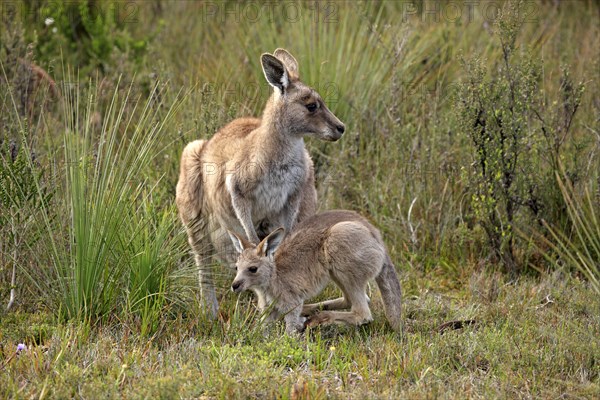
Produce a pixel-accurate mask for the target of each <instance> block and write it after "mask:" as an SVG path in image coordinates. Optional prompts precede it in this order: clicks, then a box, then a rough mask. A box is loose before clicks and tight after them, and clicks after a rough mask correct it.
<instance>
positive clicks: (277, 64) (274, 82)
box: [260, 53, 290, 94]
mask: <svg viewBox="0 0 600 400" xmlns="http://www.w3.org/2000/svg"><path fill="white" fill-rule="evenodd" d="M260 62H261V64H262V68H263V72H264V74H265V78H267V82H269V85H271V86H273V87H274V88H275V89H276V90H279V91H280V93H281V94H283V93H284V92H285V90H286V89H287V87H288V85H289V84H290V77H289V74H288V71H287V69H286V68H285V65H283V62H282V61H281V60H280V59H278V58H276V57H274V56H272V55H270V54H268V53H265V54H263V55H262V56H261V57H260Z"/></svg>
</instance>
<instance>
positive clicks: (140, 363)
mask: <svg viewBox="0 0 600 400" xmlns="http://www.w3.org/2000/svg"><path fill="white" fill-rule="evenodd" d="M472 272H473V277H472V278H471V279H470V282H469V283H467V284H466V285H465V287H464V288H463V289H462V290H458V291H457V290H453V291H446V290H444V288H443V284H441V285H440V283H439V282H436V281H435V280H427V282H428V286H429V287H421V288H413V287H412V285H410V284H407V283H408V282H407V281H408V280H415V281H417V282H424V281H426V278H424V277H423V276H419V274H415V273H414V272H413V273H409V274H405V275H404V276H403V278H402V283H403V284H404V287H405V288H408V290H407V294H406V302H405V311H406V316H407V321H408V323H407V325H408V327H407V331H406V332H405V334H404V336H403V337H402V338H400V337H399V336H398V335H397V334H395V333H394V332H393V331H391V329H389V327H387V326H386V325H385V324H384V323H383V315H382V314H383V313H382V308H381V303H380V299H379V298H378V296H375V297H374V304H375V306H374V307H375V313H376V314H375V315H376V319H375V321H374V322H373V323H372V324H370V325H368V326H365V327H361V328H359V329H353V328H352V329H351V328H344V327H331V328H327V329H321V330H316V331H312V332H311V333H310V334H308V335H307V336H306V337H305V338H290V337H288V336H285V335H284V334H283V326H282V325H276V326H270V327H268V328H266V329H263V328H262V327H260V325H258V324H257V318H255V317H256V315H254V313H253V311H252V309H253V307H252V306H250V305H249V304H248V302H247V301H242V303H239V302H238V301H237V299H236V298H235V296H234V295H233V294H230V295H228V296H226V298H225V299H224V302H223V303H222V304H223V314H224V315H226V317H225V318H223V319H220V320H219V321H218V322H216V323H215V324H214V325H213V326H212V327H211V328H210V329H205V327H204V326H203V325H204V324H205V323H206V321H202V320H201V319H199V320H196V319H193V318H187V319H182V318H176V319H174V320H171V321H170V322H169V323H168V326H167V327H166V328H165V330H164V331H163V332H162V333H161V335H160V336H159V337H152V338H147V337H143V336H139V335H137V334H135V332H132V330H131V328H130V327H129V326H127V325H125V324H118V323H117V324H109V325H105V326H97V327H96V328H95V329H93V330H91V331H90V330H89V329H87V328H86V326H85V325H80V324H61V323H57V322H56V320H54V319H52V318H49V317H48V316H44V315H39V314H29V315H23V314H20V313H17V314H11V315H9V316H6V317H5V318H6V319H4V321H3V324H2V330H1V331H0V339H1V340H2V343H4V346H3V352H4V357H5V358H8V356H9V355H11V352H12V351H14V348H15V345H14V344H15V343H17V342H18V341H23V340H25V342H26V344H27V345H28V346H30V349H29V350H27V351H24V352H22V353H20V354H19V355H18V356H17V357H15V358H13V359H12V360H11V361H10V362H9V363H8V365H5V366H4V368H3V369H4V371H3V373H2V375H1V376H2V378H0V383H1V385H0V387H2V388H3V389H2V390H1V391H0V394H2V395H3V397H6V396H8V397H11V396H16V397H18V398H29V397H40V396H41V395H42V393H45V394H46V397H50V398H65V397H82V398H96V397H97V394H98V393H102V394H103V396H104V397H106V398H120V397H127V398H147V397H152V398H157V397H158V398H179V397H184V398H231V397H260V398H264V397H276V398H309V397H310V398H348V397H350V398H365V397H368V398H390V397H398V396H400V397H408V398H430V397H450V398H463V397H465V396H466V397H478V398H531V397H534V398H556V397H560V396H566V397H569V398H593V397H594V396H595V395H597V394H598V391H599V390H600V388H599V386H598V361H597V360H598V358H599V356H600V348H599V346H598V342H597V340H595V338H597V336H598V334H599V333H600V332H599V326H600V324H599V322H600V321H599V320H598V315H600V307H599V304H598V302H597V301H596V300H595V296H594V295H592V293H591V292H590V291H589V288H587V286H586V285H585V284H583V283H582V282H579V281H577V280H573V279H571V278H568V276H565V275H564V274H561V273H556V274H554V275H551V276H548V277H547V278H546V279H543V280H534V279H522V280H520V281H519V282H516V283H515V282H506V281H505V280H504V278H502V276H501V275H497V274H496V275H494V274H488V273H484V272H476V271H472ZM245 300H248V298H246V299H245ZM248 315H250V316H249V317H248ZM467 318H473V319H475V320H476V321H477V324H476V325H474V326H472V327H467V328H465V329H462V330H457V331H448V332H446V333H445V334H443V335H442V334H440V333H438V332H437V330H436V328H437V326H438V325H439V324H441V323H442V322H444V321H447V320H458V319H467ZM25 322H26V323H25ZM9 343H10V346H9ZM41 397H44V396H41Z"/></svg>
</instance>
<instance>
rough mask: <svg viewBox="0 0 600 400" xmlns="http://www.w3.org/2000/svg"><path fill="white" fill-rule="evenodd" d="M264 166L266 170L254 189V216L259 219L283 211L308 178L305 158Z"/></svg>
mask: <svg viewBox="0 0 600 400" xmlns="http://www.w3.org/2000/svg"><path fill="white" fill-rule="evenodd" d="M263 168H264V169H265V171H264V173H263V174H260V178H259V179H257V185H256V186H255V189H254V191H253V198H254V210H253V211H255V212H253V214H254V215H253V217H255V218H258V219H260V218H264V217H266V216H268V215H269V214H272V213H276V212H279V211H281V210H282V209H283V208H284V206H285V205H286V203H287V202H288V201H289V198H290V196H292V195H293V194H294V193H295V192H297V191H298V190H300V188H301V186H302V185H303V183H304V181H305V180H306V165H305V161H304V159H303V158H302V159H299V160H298V159H292V160H286V161H283V162H277V163H270V164H267V165H265V166H264V167H263Z"/></svg>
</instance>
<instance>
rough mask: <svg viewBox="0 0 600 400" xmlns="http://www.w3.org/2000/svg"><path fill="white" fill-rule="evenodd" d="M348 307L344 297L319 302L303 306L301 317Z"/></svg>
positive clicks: (348, 304)
mask: <svg viewBox="0 0 600 400" xmlns="http://www.w3.org/2000/svg"><path fill="white" fill-rule="evenodd" d="M349 307H350V303H349V302H348V301H347V300H346V298H345V297H340V298H337V299H333V300H326V301H321V302H320V303H313V304H305V305H304V307H302V313H301V314H302V316H304V317H307V316H309V315H312V314H314V313H316V312H317V311H321V310H344V309H346V308H349Z"/></svg>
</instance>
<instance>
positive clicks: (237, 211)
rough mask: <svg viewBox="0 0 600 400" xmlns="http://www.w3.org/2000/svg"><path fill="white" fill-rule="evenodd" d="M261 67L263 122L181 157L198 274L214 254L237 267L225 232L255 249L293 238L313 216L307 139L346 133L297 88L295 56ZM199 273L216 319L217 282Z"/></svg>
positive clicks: (182, 195)
mask: <svg viewBox="0 0 600 400" xmlns="http://www.w3.org/2000/svg"><path fill="white" fill-rule="evenodd" d="M261 62H262V66H263V72H264V74H265V78H266V79H267V81H268V82H269V84H270V85H271V86H272V87H273V88H274V93H273V95H272V96H271V97H270V99H269V100H268V102H267V104H266V106H265V109H264V112H263V115H262V118H261V119H258V118H239V119H236V120H234V121H232V122H231V123H229V124H227V125H226V126H224V127H223V128H221V129H220V130H219V131H218V132H217V133H216V134H215V135H214V136H213V137H212V138H211V139H210V140H196V141H194V142H191V143H190V144H188V145H187V146H186V148H185V149H184V150H183V154H182V156H181V169H180V176H179V182H178V183H177V194H176V202H177V207H178V210H179V215H180V218H181V220H182V221H183V224H184V225H185V227H186V230H187V233H188V238H189V242H190V245H191V247H192V250H193V253H194V255H195V258H196V263H197V264H198V266H200V267H202V266H203V265H206V264H207V263H208V260H209V257H210V255H211V254H212V253H216V254H217V256H218V257H219V258H220V259H221V260H222V261H225V262H233V261H234V258H233V257H232V256H231V254H234V252H233V251H232V250H233V249H232V248H231V242H230V240H229V239H228V236H227V233H226V232H227V230H232V231H236V232H243V233H244V234H245V236H246V238H247V239H248V240H249V241H251V242H253V243H258V242H259V240H260V239H262V238H263V237H265V236H266V234H267V232H270V231H271V230H273V229H274V228H276V227H278V226H283V227H285V229H287V230H291V229H292V228H293V227H294V225H295V224H296V223H297V222H298V221H302V220H303V219H305V218H306V217H308V216H311V215H313V214H314V213H315V212H316V209H317V193H316V190H315V185H314V170H313V163H312V160H311V158H310V156H309V154H308V152H307V151H306V148H305V146H304V140H303V137H304V136H314V137H318V138H320V139H322V140H328V141H336V140H338V139H339V138H340V137H341V135H342V133H343V131H344V125H343V124H342V123H341V122H340V120H339V119H337V118H336V117H335V115H333V114H332V113H331V111H329V110H328V109H327V107H326V106H325V104H324V103H323V100H322V99H321V97H320V96H319V94H318V93H316V92H315V91H314V90H313V89H311V88H310V87H308V86H306V85H305V84H303V83H302V82H301V81H300V80H299V75H298V64H297V62H296V60H295V59H294V57H293V56H292V55H291V54H289V53H288V52H287V51H285V50H283V49H277V50H276V51H275V52H274V54H273V55H270V54H263V55H262V57H261ZM313 105H315V106H316V108H315V109H314V110H312V111H311V110H309V106H310V107H312V106H313ZM200 269H201V271H200V279H201V286H202V292H203V298H204V301H205V302H206V303H207V305H208V307H209V311H210V313H211V314H212V315H213V316H214V315H216V312H217V307H218V305H217V300H216V296H215V291H214V287H213V283H212V282H213V280H212V277H211V276H210V273H209V272H210V271H209V270H207V269H205V268H200Z"/></svg>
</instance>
